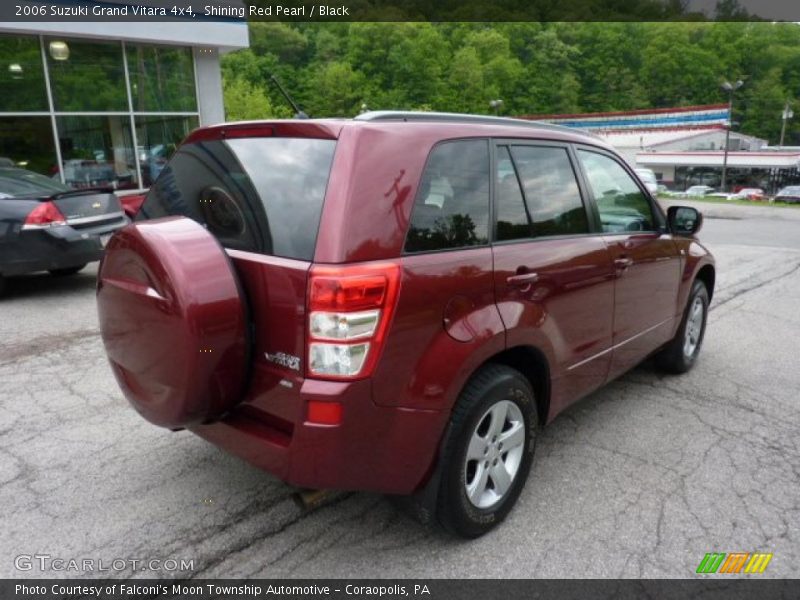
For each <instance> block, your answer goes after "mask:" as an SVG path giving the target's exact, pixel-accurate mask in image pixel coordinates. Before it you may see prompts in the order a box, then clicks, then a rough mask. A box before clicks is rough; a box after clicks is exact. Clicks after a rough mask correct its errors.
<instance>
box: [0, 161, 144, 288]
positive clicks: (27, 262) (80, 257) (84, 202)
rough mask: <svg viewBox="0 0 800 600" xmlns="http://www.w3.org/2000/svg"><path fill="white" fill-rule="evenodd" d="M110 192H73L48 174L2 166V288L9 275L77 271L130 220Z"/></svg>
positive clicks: (0, 258) (0, 182)
mask: <svg viewBox="0 0 800 600" xmlns="http://www.w3.org/2000/svg"><path fill="white" fill-rule="evenodd" d="M128 221H129V220H128V219H127V218H126V217H125V214H124V213H123V211H122V207H121V206H120V203H119V200H117V197H116V196H115V195H114V194H113V193H111V192H110V191H106V190H73V189H71V188H69V187H67V186H65V185H62V184H61V183H60V182H57V181H55V180H53V179H51V178H49V177H45V176H43V175H39V174H38V173H34V172H31V171H27V170H25V169H19V168H16V167H0V290H2V287H3V283H4V281H5V278H7V277H11V276H14V275H22V274H25V273H33V272H36V271H50V272H51V273H52V274H54V275H70V274H73V273H77V272H78V271H80V270H81V269H82V268H83V267H85V266H86V264H87V263H90V262H92V261H96V260H100V257H101V256H102V254H103V245H104V243H105V242H106V241H108V238H109V237H110V236H111V234H112V233H114V232H115V231H116V230H117V229H119V228H121V227H123V226H124V225H125V224H126V223H128Z"/></svg>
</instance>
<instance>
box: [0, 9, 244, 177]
mask: <svg viewBox="0 0 800 600" xmlns="http://www.w3.org/2000/svg"><path fill="white" fill-rule="evenodd" d="M56 3H57V4H64V5H75V1H74V0H56V2H53V1H52V0H51V4H56ZM189 21H191V22H189ZM248 43H249V40H248V33H247V24H246V23H245V22H244V21H241V20H237V19H234V18H231V19H224V18H223V19H218V20H208V19H197V18H195V19H188V20H186V19H183V20H181V19H176V20H173V21H169V22H152V21H151V22H135V21H117V22H69V21H62V22H51V21H37V22H18V23H12V22H2V23H0V159H5V160H3V162H4V163H5V164H9V161H11V162H13V163H14V164H16V165H18V166H21V167H24V168H27V169H29V170H32V171H37V172H39V173H42V174H45V175H48V176H53V177H60V178H61V179H62V180H63V181H64V182H65V183H67V184H70V185H72V186H75V187H88V186H94V185H113V186H115V187H117V188H119V189H140V188H143V187H147V186H149V185H150V182H151V181H152V180H153V179H154V178H155V177H156V176H157V175H158V173H159V172H160V169H161V168H162V167H163V164H164V162H165V161H166V158H167V157H168V156H169V154H170V153H171V152H172V151H173V150H174V148H175V145H176V144H177V143H178V142H179V141H180V140H181V139H182V138H183V137H184V136H185V135H186V134H187V133H188V132H189V131H191V130H192V129H194V128H196V127H197V126H198V125H205V124H211V123H217V122H221V121H223V120H224V118H225V114H224V109H223V100H222V80H221V74H220V55H221V54H222V53H224V52H228V51H230V50H235V49H238V48H244V47H247V46H248Z"/></svg>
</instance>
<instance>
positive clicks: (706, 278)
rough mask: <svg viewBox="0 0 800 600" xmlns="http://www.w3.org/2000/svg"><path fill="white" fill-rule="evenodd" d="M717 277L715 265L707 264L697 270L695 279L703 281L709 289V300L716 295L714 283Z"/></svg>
mask: <svg viewBox="0 0 800 600" xmlns="http://www.w3.org/2000/svg"><path fill="white" fill-rule="evenodd" d="M716 279H717V272H716V270H715V269H714V265H710V264H706V265H703V266H702V267H700V270H699V271H697V275H695V280H699V281H702V282H703V283H704V284H705V286H706V290H708V300H709V302H710V301H711V299H712V298H713V297H714V284H715V282H716Z"/></svg>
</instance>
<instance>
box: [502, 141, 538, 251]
mask: <svg viewBox="0 0 800 600" xmlns="http://www.w3.org/2000/svg"><path fill="white" fill-rule="evenodd" d="M495 211H496V218H497V234H496V236H495V238H496V239H497V240H498V241H503V240H517V239H524V238H530V237H533V226H532V223H531V218H530V215H529V214H528V209H527V208H526V206H525V198H524V197H523V196H522V188H521V187H520V185H519V178H518V177H517V171H516V169H515V167H514V163H513V162H512V160H511V154H509V152H508V147H506V146H501V147H499V148H498V149H497V181H496V187H495Z"/></svg>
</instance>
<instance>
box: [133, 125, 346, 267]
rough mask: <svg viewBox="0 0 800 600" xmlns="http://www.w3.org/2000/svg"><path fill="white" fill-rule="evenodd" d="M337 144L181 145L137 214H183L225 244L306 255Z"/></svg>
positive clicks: (246, 142) (246, 141)
mask: <svg viewBox="0 0 800 600" xmlns="http://www.w3.org/2000/svg"><path fill="white" fill-rule="evenodd" d="M335 148H336V142H335V141H334V140H319V139H311V138H282V137H274V138H272V137H267V138H260V137H255V138H240V139H231V140H227V141H225V140H208V141H201V142H195V143H193V144H186V145H184V146H181V149H180V150H179V151H178V152H176V153H175V156H174V157H173V159H172V160H171V161H170V163H169V165H167V166H166V168H165V169H164V171H163V174H162V175H161V177H159V179H158V181H157V182H156V184H155V185H154V186H153V187H152V188H150V193H149V194H148V195H147V198H146V199H145V202H144V205H143V206H142V209H141V211H140V212H139V215H138V217H137V218H139V219H154V218H158V217H164V216H167V215H184V216H187V217H190V218H192V219H194V220H196V221H198V222H199V223H202V224H204V225H205V226H206V228H207V229H208V231H210V232H211V233H212V234H214V235H215V236H216V237H217V238H218V239H219V241H220V243H221V244H222V245H223V246H225V247H226V248H235V249H239V250H249V251H252V252H263V253H265V254H271V255H275V256H285V257H288V258H298V259H301V260H311V259H312V257H313V256H314V248H315V246H316V243H317V230H318V229H319V220H320V216H321V215H322V205H323V201H324V199H325V190H326V187H327V185H328V175H329V174H330V170H331V163H332V161H333V153H334V150H335Z"/></svg>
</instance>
